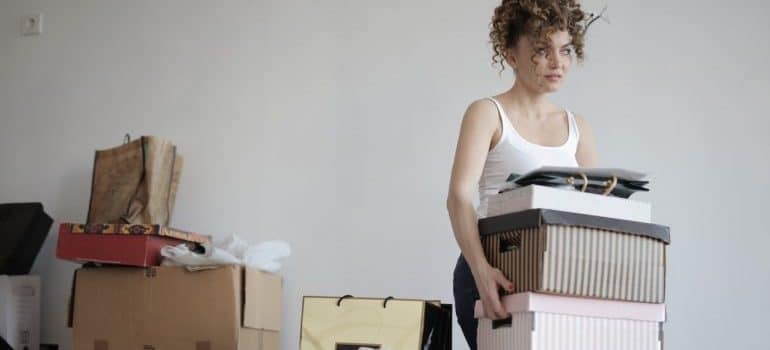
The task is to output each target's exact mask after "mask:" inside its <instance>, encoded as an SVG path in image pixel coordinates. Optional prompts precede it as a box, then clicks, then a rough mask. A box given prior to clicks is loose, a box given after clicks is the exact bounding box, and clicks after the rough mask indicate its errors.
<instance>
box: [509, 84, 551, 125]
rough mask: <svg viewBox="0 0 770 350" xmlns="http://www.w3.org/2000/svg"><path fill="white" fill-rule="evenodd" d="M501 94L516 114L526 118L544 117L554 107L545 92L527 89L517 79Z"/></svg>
mask: <svg viewBox="0 0 770 350" xmlns="http://www.w3.org/2000/svg"><path fill="white" fill-rule="evenodd" d="M502 96H503V97H504V98H505V99H507V100H508V103H509V104H510V106H511V107H512V108H513V110H514V111H515V112H516V114H518V115H519V116H521V117H523V118H526V119H533V120H534V119H542V118H546V117H548V115H549V114H550V113H553V111H554V109H555V108H554V107H555V106H554V104H553V103H551V101H549V100H548V97H547V95H546V94H543V93H540V92H536V91H532V90H530V89H527V88H526V87H525V86H524V84H521V83H519V82H518V81H517V82H515V83H514V84H513V87H512V88H511V89H510V90H508V91H506V92H505V93H503V94H502Z"/></svg>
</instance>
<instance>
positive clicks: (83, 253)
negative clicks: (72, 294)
mask: <svg viewBox="0 0 770 350" xmlns="http://www.w3.org/2000/svg"><path fill="white" fill-rule="evenodd" d="M209 240H210V238H209V237H207V236H203V235H201V234H197V233H192V232H185V231H182V230H177V229H173V228H169V227H165V226H161V225H143V224H131V225H128V224H125V225H124V224H72V223H63V224H61V225H60V226H59V241H58V243H57V246H56V257H57V258H59V259H64V260H72V261H76V262H89V261H90V262H98V263H107V264H118V265H128V266H140V267H148V266H159V265H160V263H161V262H162V260H163V257H162V256H161V255H160V250H161V248H163V247H165V246H167V245H170V246H175V245H178V244H183V243H189V244H190V245H195V244H199V243H206V242H208V241H209Z"/></svg>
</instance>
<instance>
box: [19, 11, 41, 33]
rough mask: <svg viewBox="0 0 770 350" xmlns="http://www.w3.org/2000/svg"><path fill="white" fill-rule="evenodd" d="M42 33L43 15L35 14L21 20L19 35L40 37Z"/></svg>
mask: <svg viewBox="0 0 770 350" xmlns="http://www.w3.org/2000/svg"><path fill="white" fill-rule="evenodd" d="M41 33H43V14H42V13H36V14H34V15H28V16H24V17H22V18H21V35H40V34H41Z"/></svg>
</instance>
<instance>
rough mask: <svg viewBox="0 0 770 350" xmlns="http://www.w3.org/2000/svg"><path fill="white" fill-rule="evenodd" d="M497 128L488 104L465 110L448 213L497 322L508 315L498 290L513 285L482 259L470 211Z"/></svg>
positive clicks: (475, 221) (477, 103)
mask: <svg viewBox="0 0 770 350" xmlns="http://www.w3.org/2000/svg"><path fill="white" fill-rule="evenodd" d="M499 126H500V118H499V116H498V114H497V108H496V107H495V106H494V105H493V104H492V102H491V101H487V100H479V101H475V102H473V103H471V105H470V106H469V107H468V109H467V111H466V112H465V116H464V117H463V122H462V127H461V128H460V136H459V138H458V141H457V149H456V151H455V159H454V165H453V166H452V177H451V180H450V183H449V194H448V196H447V210H448V211H449V219H450V221H451V222H452V229H453V231H454V234H455V239H456V240H457V244H458V245H459V246H460V250H461V251H462V254H463V256H464V257H465V260H467V261H468V265H469V266H470V268H471V272H472V274H473V278H474V280H475V282H476V286H477V287H478V289H479V295H480V296H481V301H482V304H483V306H484V309H485V311H486V312H487V314H488V315H492V316H496V318H505V317H507V316H508V314H507V313H506V312H505V311H504V310H503V308H502V306H501V304H500V297H499V294H498V286H501V287H503V288H505V289H507V290H513V284H512V283H511V282H510V281H508V280H507V279H506V278H505V276H504V275H503V274H502V272H500V270H498V269H495V268H493V267H491V266H490V265H489V262H488V261H487V259H486V257H485V256H484V251H483V249H482V247H481V240H480V239H479V232H478V217H477V215H476V210H475V209H474V208H473V196H474V195H475V193H476V191H477V190H478V181H479V178H480V177H481V173H482V171H483V168H484V162H485V161H486V157H487V153H488V152H489V149H490V145H491V142H492V140H493V138H494V136H495V134H496V133H499V132H500V130H501V128H500V127H499Z"/></svg>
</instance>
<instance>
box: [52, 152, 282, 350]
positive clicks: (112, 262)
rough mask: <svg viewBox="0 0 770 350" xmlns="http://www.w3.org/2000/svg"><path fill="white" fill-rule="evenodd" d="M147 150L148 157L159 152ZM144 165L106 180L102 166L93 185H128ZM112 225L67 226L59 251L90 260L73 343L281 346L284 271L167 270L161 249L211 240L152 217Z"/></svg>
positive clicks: (149, 349) (77, 300)
mask: <svg viewBox="0 0 770 350" xmlns="http://www.w3.org/2000/svg"><path fill="white" fill-rule="evenodd" d="M144 139H145V138H142V140H144ZM135 142H140V141H135ZM143 147H144V151H143V152H142V154H144V153H148V152H149V151H151V149H147V147H148V146H147V145H146V144H145V145H144V146H143ZM108 152H116V151H115V150H114V149H113V150H108ZM98 154H99V151H97V159H98V158H99V157H98ZM134 163H136V164H134ZM142 164H143V163H142V159H141V158H140V159H139V160H138V161H136V162H133V163H131V166H127V168H126V169H123V168H121V167H117V168H119V169H108V170H104V169H102V171H101V172H100V173H101V174H102V175H104V177H105V178H106V179H104V180H100V181H97V173H99V172H97V171H96V169H95V171H94V177H95V179H94V183H97V182H99V183H101V186H102V187H110V186H106V185H105V184H107V185H109V184H108V182H109V181H114V182H116V183H122V182H126V181H124V180H125V179H124V178H123V177H126V176H128V174H129V173H133V172H134V171H141V168H142V166H143V165H142ZM173 164H174V176H175V177H177V178H178V175H179V174H178V171H179V169H176V166H177V163H173ZM108 165H109V164H108ZM145 166H146V164H145ZM137 167H138V168H137ZM95 168H96V166H95ZM129 170H130V171H129ZM105 174H106V175H105ZM166 185H167V186H168V184H166ZM94 186H95V185H94ZM153 189H155V188H153ZM108 192H109V191H108ZM160 192H164V191H160ZM171 192H175V188H173V189H172V190H171ZM105 193H107V192H105ZM164 193H166V192H164ZM149 195H150V196H152V192H150V194H149ZM108 197H109V196H108ZM169 198H170V199H169V200H168V201H169V203H168V207H167V210H168V213H167V215H164V216H165V217H170V215H171V210H172V209H173V198H174V196H173V195H170V196H169ZM92 199H93V195H92ZM97 202H98V204H99V205H96V206H95V204H94V201H92V203H91V207H90V209H89V218H93V215H91V210H93V209H94V208H104V207H111V206H116V207H118V205H114V203H112V202H111V201H109V200H101V201H97ZM148 210H149V209H148ZM108 221H109V222H110V223H106V222H90V220H89V223H86V224H83V223H62V224H61V225H60V226H59V239H58V243H57V249H56V256H57V257H58V258H60V259H64V260H70V261H75V262H78V263H86V264H85V265H84V266H83V267H82V268H80V269H78V270H76V271H75V274H74V277H73V283H72V293H71V300H70V314H69V317H68V325H69V326H70V327H72V329H73V348H74V349H95V350H102V349H144V350H153V349H199V350H209V349H233V350H237V349H253V350H278V349H280V342H279V340H280V329H281V323H282V320H281V314H282V313H281V308H282V306H281V300H282V294H283V292H282V279H281V277H280V276H278V275H275V274H271V273H266V272H262V271H259V270H257V269H254V268H251V267H243V266H237V265H219V266H206V267H199V266H196V267H194V268H193V267H183V266H161V265H162V264H161V263H162V256H161V248H163V247H165V246H178V245H180V244H185V245H187V246H188V248H189V249H190V250H191V251H201V246H202V245H205V244H209V243H210V238H209V237H208V236H204V235H201V234H197V233H193V232H185V231H182V230H177V229H173V228H170V227H167V226H166V225H160V224H158V223H157V222H145V221H147V220H146V219H141V220H140V221H141V223H132V224H122V223H114V222H121V219H120V218H118V217H114V218H111V219H109V220H108ZM150 221H153V220H150Z"/></svg>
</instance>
